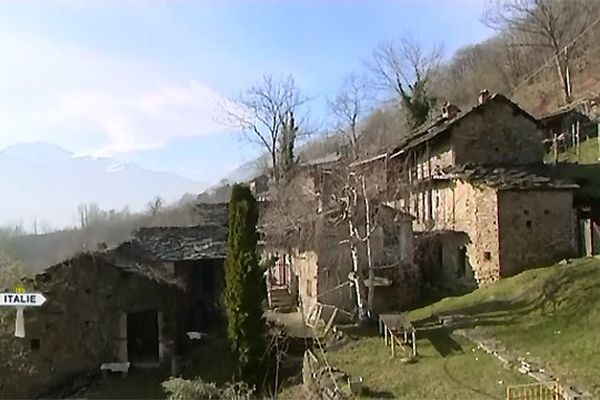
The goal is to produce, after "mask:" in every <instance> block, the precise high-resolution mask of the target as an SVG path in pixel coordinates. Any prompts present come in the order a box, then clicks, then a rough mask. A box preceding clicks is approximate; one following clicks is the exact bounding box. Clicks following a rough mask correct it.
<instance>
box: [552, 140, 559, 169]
mask: <svg viewBox="0 0 600 400" xmlns="http://www.w3.org/2000/svg"><path fill="white" fill-rule="evenodd" d="M552 152H553V153H554V164H556V163H558V135H557V134H556V133H555V134H554V137H553V138H552Z"/></svg>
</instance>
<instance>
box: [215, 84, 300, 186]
mask: <svg viewBox="0 0 600 400" xmlns="http://www.w3.org/2000/svg"><path fill="white" fill-rule="evenodd" d="M307 100H308V99H307V98H306V97H304V96H302V95H301V93H300V90H299V89H298V87H297V86H296V82H295V81H294V78H293V77H292V76H288V77H286V78H283V79H279V78H274V77H273V76H271V75H264V76H263V77H262V79H261V80H260V82H258V83H257V84H256V85H254V86H252V87H250V88H249V89H248V90H247V91H246V92H245V93H243V94H242V95H240V96H239V98H238V99H237V100H236V103H237V107H235V108H231V107H230V108H229V109H226V110H225V113H226V115H227V123H228V124H229V125H231V126H233V127H235V128H237V129H241V130H242V131H243V132H244V133H245V135H246V137H247V138H248V139H249V140H250V141H251V142H252V143H255V144H257V145H259V146H262V147H263V148H264V149H265V150H267V152H268V153H269V155H270V157H271V167H272V170H271V174H272V176H273V177H274V178H275V179H277V178H278V167H279V148H278V146H279V144H280V143H281V140H280V136H281V132H282V129H283V127H284V125H285V123H286V118H288V116H289V115H290V114H294V115H296V116H297V115H298V113H297V112H296V111H297V110H298V108H299V107H300V106H302V105H303V104H304V103H306V102H307ZM295 122H296V124H297V125H300V124H301V121H298V120H296V121H295ZM297 137H298V136H296V138H297Z"/></svg>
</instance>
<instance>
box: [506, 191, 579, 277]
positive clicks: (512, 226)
mask: <svg viewBox="0 0 600 400" xmlns="http://www.w3.org/2000/svg"><path fill="white" fill-rule="evenodd" d="M498 199H499V223H500V265H501V271H500V272H501V276H502V277H506V276H511V275H515V274H517V273H519V272H521V271H523V270H524V269H526V268H527V267H533V266H541V265H545V264H550V263H553V262H556V261H559V260H560V259H562V258H566V257H572V256H574V255H575V252H576V244H575V222H574V215H573V194H572V192H570V191H566V190H551V191H503V192H499V193H498Z"/></svg>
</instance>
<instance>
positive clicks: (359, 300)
mask: <svg viewBox="0 0 600 400" xmlns="http://www.w3.org/2000/svg"><path fill="white" fill-rule="evenodd" d="M348 206H349V207H352V205H351V204H349V205H348ZM352 217H353V214H351V213H349V216H348V229H349V231H350V232H349V233H350V256H351V257H352V271H353V275H354V276H353V278H351V280H353V281H354V287H355V289H356V305H357V307H358V319H359V320H360V321H361V322H365V321H367V320H368V319H369V315H368V313H367V307H366V304H365V284H364V281H363V278H362V274H361V272H362V271H361V268H360V265H359V262H358V249H357V248H356V244H355V240H356V230H355V228H354V223H353V222H352Z"/></svg>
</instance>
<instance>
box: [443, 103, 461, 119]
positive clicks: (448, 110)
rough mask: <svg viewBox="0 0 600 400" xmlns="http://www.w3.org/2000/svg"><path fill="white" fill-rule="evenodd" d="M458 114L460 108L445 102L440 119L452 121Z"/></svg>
mask: <svg viewBox="0 0 600 400" xmlns="http://www.w3.org/2000/svg"><path fill="white" fill-rule="evenodd" d="M459 112H460V108H458V107H457V106H455V105H454V104H452V103H449V102H446V104H444V107H442V118H445V119H452V118H454V117H456V115H457V114H458V113H459Z"/></svg>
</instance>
